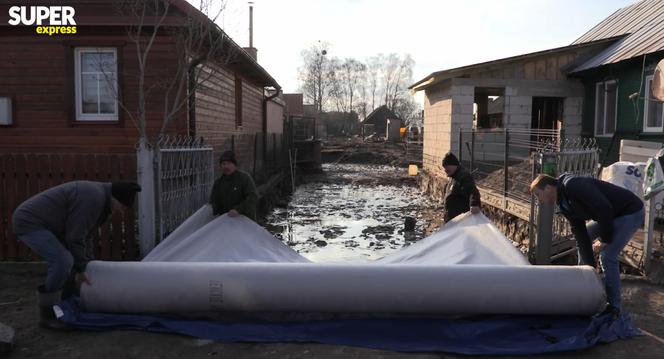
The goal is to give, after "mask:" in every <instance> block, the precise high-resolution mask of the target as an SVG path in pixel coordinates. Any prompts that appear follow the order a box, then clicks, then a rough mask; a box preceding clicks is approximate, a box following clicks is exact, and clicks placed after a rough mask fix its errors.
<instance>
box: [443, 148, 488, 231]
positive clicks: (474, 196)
mask: <svg viewBox="0 0 664 359" xmlns="http://www.w3.org/2000/svg"><path fill="white" fill-rule="evenodd" d="M443 169H444V170H445V174H446V175H447V177H449V178H450V180H449V181H448V182H447V186H446V187H445V223H447V222H449V221H450V220H452V218H454V217H456V216H458V215H460V214H462V213H466V212H468V211H470V212H471V213H473V214H477V213H479V212H480V206H481V204H482V203H481V202H480V192H479V191H478V190H477V187H476V186H475V181H474V180H473V176H472V175H471V174H470V172H468V171H466V169H465V168H463V167H462V166H461V164H460V163H459V160H458V159H457V158H456V156H455V155H454V154H452V153H451V152H450V153H447V154H446V155H445V157H443Z"/></svg>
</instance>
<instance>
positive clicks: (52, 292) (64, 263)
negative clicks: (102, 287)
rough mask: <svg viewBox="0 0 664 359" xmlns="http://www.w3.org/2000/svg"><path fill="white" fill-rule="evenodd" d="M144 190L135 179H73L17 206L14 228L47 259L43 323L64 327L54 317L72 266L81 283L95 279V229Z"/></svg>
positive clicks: (41, 301)
mask: <svg viewBox="0 0 664 359" xmlns="http://www.w3.org/2000/svg"><path fill="white" fill-rule="evenodd" d="M140 190H141V187H140V186H139V185H138V184H136V183H132V182H113V183H102V182H91V181H74V182H68V183H64V184H61V185H59V186H55V187H53V188H50V189H48V190H46V191H44V192H41V193H39V194H37V195H35V196H33V197H31V198H29V199H28V200H26V201H25V202H23V203H22V204H21V205H20V206H18V208H16V210H15V211H14V216H13V227H14V233H15V234H16V235H17V236H18V239H19V240H20V241H21V242H23V243H25V244H26V245H27V246H28V247H30V248H31V249H32V250H33V251H34V252H35V253H37V254H38V255H39V256H41V257H42V258H44V260H45V261H46V263H47V264H48V271H47V274H46V281H45V283H44V284H43V285H40V286H39V288H38V302H39V307H40V313H39V314H40V321H39V324H40V326H42V327H45V328H50V329H62V328H64V326H63V325H62V324H60V322H59V321H58V320H57V319H56V317H55V314H54V312H53V305H55V304H58V303H59V302H60V300H61V299H62V289H63V287H64V285H65V283H66V282H67V280H68V279H69V278H70V275H71V273H72V269H73V271H74V272H75V280H76V284H77V285H80V284H81V283H87V284H88V285H92V281H91V278H88V276H87V275H86V274H85V267H86V265H87V264H88V262H89V261H90V258H88V256H87V254H86V243H87V242H88V238H89V236H90V234H91V232H92V231H93V230H94V229H96V228H97V227H98V226H99V225H101V224H103V223H104V222H105V221H106V219H107V218H108V217H109V215H110V214H111V213H113V212H116V211H124V210H126V209H128V208H131V207H132V206H133V204H134V198H135V197H136V192H140Z"/></svg>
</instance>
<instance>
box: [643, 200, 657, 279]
mask: <svg viewBox="0 0 664 359" xmlns="http://www.w3.org/2000/svg"><path fill="white" fill-rule="evenodd" d="M656 201H657V196H655V197H653V198H651V199H649V200H648V201H647V206H645V208H646V220H645V228H644V229H645V237H644V238H643V272H644V273H645V275H648V274H649V273H650V263H651V257H652V247H653V242H654V240H655V238H654V233H653V232H654V231H655V205H656Z"/></svg>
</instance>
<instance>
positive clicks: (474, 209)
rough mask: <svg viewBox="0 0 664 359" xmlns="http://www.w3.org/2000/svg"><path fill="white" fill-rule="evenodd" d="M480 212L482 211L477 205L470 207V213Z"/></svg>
mask: <svg viewBox="0 0 664 359" xmlns="http://www.w3.org/2000/svg"><path fill="white" fill-rule="evenodd" d="M480 212H482V211H481V210H480V207H477V206H473V207H470V213H472V214H478V213H480Z"/></svg>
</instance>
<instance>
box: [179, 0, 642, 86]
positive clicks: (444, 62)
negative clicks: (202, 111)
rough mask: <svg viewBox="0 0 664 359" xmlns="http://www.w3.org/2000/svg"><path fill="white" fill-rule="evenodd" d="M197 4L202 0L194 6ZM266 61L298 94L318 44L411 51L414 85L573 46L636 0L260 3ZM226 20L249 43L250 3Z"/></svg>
mask: <svg viewBox="0 0 664 359" xmlns="http://www.w3.org/2000/svg"><path fill="white" fill-rule="evenodd" d="M190 1H191V2H192V3H197V0H190ZM253 2H254V46H255V47H256V48H257V49H258V62H259V63H260V64H261V65H262V66H263V67H264V68H265V69H266V70H267V71H268V72H270V74H271V75H272V76H273V77H274V78H275V79H276V80H277V82H279V84H280V85H281V86H282V88H283V90H284V92H286V93H289V92H297V91H298V79H297V70H298V67H300V66H301V65H302V59H301V56H300V53H301V51H302V50H303V49H305V48H307V47H309V46H310V45H311V44H312V43H315V42H317V41H319V40H320V41H327V42H329V43H330V44H331V46H330V48H329V49H328V55H329V56H337V57H340V58H345V57H354V58H356V59H358V60H364V59H365V58H367V57H369V56H373V55H376V54H378V53H391V52H395V53H399V54H404V53H409V54H411V55H412V57H413V59H414V60H415V68H414V73H413V77H414V78H413V80H415V81H417V80H419V79H421V78H423V77H425V76H426V75H428V74H430V73H432V72H434V71H439V70H444V69H448V68H454V67H458V66H464V65H469V64H473V63H477V62H482V61H488V60H494V59H499V58H503V57H508V56H513V55H519V54H524V53H529V52H534V51H539V50H545V49H549V48H553V47H560V46H565V45H568V44H570V43H571V42H572V41H574V40H575V39H576V38H578V37H579V36H581V34H583V33H584V32H585V31H587V30H589V29H590V28H592V27H593V26H594V25H596V24H597V23H598V22H599V21H601V20H602V19H604V18H605V17H607V16H608V15H610V14H611V13H613V12H614V11H616V10H617V9H619V8H621V7H624V6H626V5H629V4H632V3H634V2H635V0H456V1H451V0H281V1H279V0H254V1H253ZM226 4H227V5H226V10H225V11H224V13H223V15H222V17H221V18H220V20H219V21H218V22H219V23H220V25H221V26H222V28H224V30H225V31H226V32H227V33H228V34H229V35H230V36H231V37H232V38H233V39H234V40H235V41H236V42H237V43H238V44H240V45H241V46H247V45H248V43H249V30H248V28H249V7H248V1H247V0H227V1H226Z"/></svg>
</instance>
